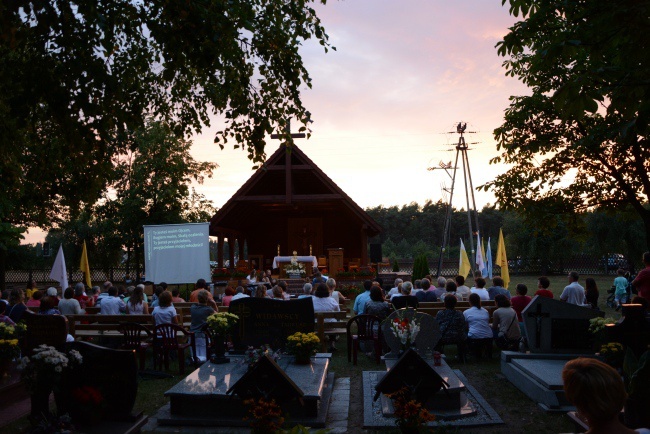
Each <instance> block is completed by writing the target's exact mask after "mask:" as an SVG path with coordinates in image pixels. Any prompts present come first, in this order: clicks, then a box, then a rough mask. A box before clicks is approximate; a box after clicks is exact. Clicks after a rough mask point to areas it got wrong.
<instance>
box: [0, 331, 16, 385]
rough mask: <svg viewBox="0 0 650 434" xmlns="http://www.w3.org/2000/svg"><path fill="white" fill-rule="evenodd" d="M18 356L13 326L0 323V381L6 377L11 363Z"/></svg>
mask: <svg viewBox="0 0 650 434" xmlns="http://www.w3.org/2000/svg"><path fill="white" fill-rule="evenodd" d="M19 356H20V346H19V344H18V333H17V330H16V329H15V328H14V326H10V325H8V324H5V323H0V379H1V378H2V377H4V376H5V375H7V373H8V372H9V370H10V368H11V362H12V361H13V360H14V359H15V358H16V357H19Z"/></svg>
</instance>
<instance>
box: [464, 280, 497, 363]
mask: <svg viewBox="0 0 650 434" xmlns="http://www.w3.org/2000/svg"><path fill="white" fill-rule="evenodd" d="M477 280H478V279H477ZM484 284H485V281H484ZM486 292H487V291H486ZM469 304H470V306H471V307H470V308H469V309H467V310H465V311H464V312H463V316H464V317H465V321H467V325H468V327H469V331H468V332H467V344H468V346H469V347H470V348H472V349H473V352H474V354H475V356H476V358H477V359H478V358H480V357H481V356H482V355H483V351H484V350H489V352H490V353H491V348H492V340H493V337H494V334H493V332H492V329H491V328H490V313H489V312H488V311H487V310H485V309H483V308H482V307H481V297H480V296H479V295H478V294H476V293H473V294H470V295H469Z"/></svg>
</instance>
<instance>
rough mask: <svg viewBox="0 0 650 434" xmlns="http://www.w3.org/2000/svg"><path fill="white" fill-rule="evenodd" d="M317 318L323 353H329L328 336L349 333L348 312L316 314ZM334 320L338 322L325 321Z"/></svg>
mask: <svg viewBox="0 0 650 434" xmlns="http://www.w3.org/2000/svg"><path fill="white" fill-rule="evenodd" d="M314 316H315V317H316V334H317V335H318V338H319V339H320V345H321V352H322V353H326V352H327V343H328V341H329V339H326V337H327V336H331V335H344V334H346V333H347V329H346V326H347V323H348V321H347V319H348V318H347V312H315V313H314ZM329 318H333V319H335V320H336V321H325V319H329Z"/></svg>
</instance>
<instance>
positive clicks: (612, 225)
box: [366, 201, 647, 265]
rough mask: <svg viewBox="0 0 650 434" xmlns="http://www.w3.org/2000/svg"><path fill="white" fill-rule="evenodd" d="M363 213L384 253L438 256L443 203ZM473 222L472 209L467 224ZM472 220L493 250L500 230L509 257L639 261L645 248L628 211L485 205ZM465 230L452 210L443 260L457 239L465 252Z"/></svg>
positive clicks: (462, 213) (454, 254)
mask: <svg viewBox="0 0 650 434" xmlns="http://www.w3.org/2000/svg"><path fill="white" fill-rule="evenodd" d="M366 212H367V213H368V214H370V215H371V216H372V217H373V218H374V219H375V220H376V221H377V223H379V224H380V225H381V226H382V227H383V229H384V230H383V232H382V233H381V234H380V235H378V236H376V237H374V238H371V239H370V240H369V241H370V243H381V245H382V255H383V256H384V257H389V258H391V259H395V258H400V259H406V258H409V259H412V258H415V257H416V256H418V255H421V254H426V255H427V258H428V259H430V260H431V259H437V258H438V256H439V254H440V245H441V244H442V242H443V232H444V227H445V217H446V213H447V204H445V203H443V202H442V201H438V202H432V201H426V202H425V203H424V205H420V204H417V203H414V202H413V203H410V204H408V205H402V206H390V207H385V206H383V205H379V206H377V207H373V208H367V209H366ZM474 221H475V220H474V214H473V213H472V226H473V227H474ZM478 221H479V230H480V234H481V238H483V240H484V243H487V239H488V238H489V237H491V238H492V241H491V246H492V249H493V251H496V246H497V240H498V237H499V229H500V228H501V229H503V235H504V237H505V242H506V249H507V253H508V258H509V259H510V258H517V257H520V258H526V259H529V258H559V257H561V258H569V257H572V256H574V255H579V254H588V255H594V256H598V257H600V256H602V255H604V254H606V253H622V254H623V255H625V256H626V257H627V258H628V259H630V260H632V261H634V263H635V264H637V265H639V264H640V258H641V255H642V254H643V252H644V251H646V250H647V249H646V247H645V231H644V227H643V223H642V221H641V220H640V219H639V217H638V215H637V214H636V213H635V212H633V211H632V210H628V211H617V212H611V211H599V210H594V211H588V212H583V213H574V214H569V215H559V214H553V213H548V214H545V215H539V214H538V215H534V216H530V215H522V214H519V213H516V212H512V211H502V210H500V209H498V208H497V207H496V206H494V205H487V206H485V207H483V209H482V210H480V211H479V212H478ZM474 230H475V228H474ZM468 232H469V229H468V224H467V211H466V210H464V209H454V210H453V212H452V217H451V230H450V236H449V240H450V243H449V248H448V249H446V252H445V257H446V258H458V254H459V249H460V239H461V238H462V239H463V242H464V243H465V247H466V249H467V250H468V251H469V239H468V237H469V235H468ZM474 242H476V240H474Z"/></svg>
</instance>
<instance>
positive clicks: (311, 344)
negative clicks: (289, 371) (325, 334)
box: [286, 332, 320, 364]
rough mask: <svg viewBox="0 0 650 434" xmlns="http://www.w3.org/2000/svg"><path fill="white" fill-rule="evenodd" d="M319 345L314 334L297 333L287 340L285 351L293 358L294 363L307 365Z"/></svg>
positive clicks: (318, 340)
mask: <svg viewBox="0 0 650 434" xmlns="http://www.w3.org/2000/svg"><path fill="white" fill-rule="evenodd" d="M319 345H320V339H319V338H318V335H317V334H316V333H313V332H312V333H301V332H297V333H294V334H292V335H291V336H289V337H288V338H287V346H286V351H287V353H288V354H291V355H293V356H294V357H295V363H298V364H309V362H310V358H311V356H313V355H314V354H316V351H318V346H319Z"/></svg>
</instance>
